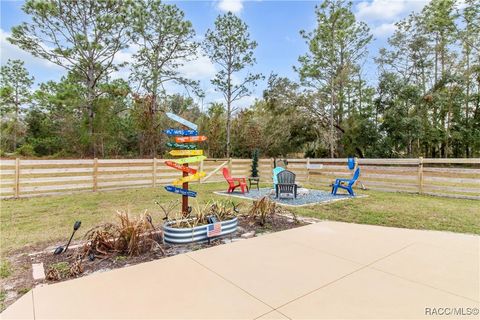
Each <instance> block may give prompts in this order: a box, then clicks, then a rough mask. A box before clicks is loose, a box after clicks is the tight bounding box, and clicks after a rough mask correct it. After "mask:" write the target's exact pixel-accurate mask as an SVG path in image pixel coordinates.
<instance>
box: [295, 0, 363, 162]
mask: <svg viewBox="0 0 480 320" xmlns="http://www.w3.org/2000/svg"><path fill="white" fill-rule="evenodd" d="M315 11H316V15H317V27H316V28H315V30H313V32H306V31H301V32H300V34H301V35H302V36H303V38H304V39H305V40H306V42H307V45H308V48H309V51H310V52H309V53H307V54H305V55H303V56H300V57H299V59H298V60H299V62H300V67H299V68H296V71H297V72H298V73H299V75H300V79H301V81H302V84H303V85H305V86H307V87H310V88H312V89H313V90H315V91H316V93H317V97H318V98H319V99H320V100H319V102H318V103H316V104H313V105H312V107H313V108H314V109H316V110H315V114H322V115H321V118H325V117H326V116H327V113H328V118H329V127H330V133H329V145H330V156H331V157H332V158H333V157H334V152H335V147H334V146H335V132H334V130H335V127H337V128H339V126H340V123H341V122H342V120H343V115H344V104H345V100H346V96H347V92H346V88H347V87H348V84H349V82H350V81H351V79H352V77H353V76H356V75H357V74H359V68H360V66H359V63H360V61H361V60H362V59H363V58H364V57H365V55H366V52H367V51H366V49H367V45H368V44H369V43H370V41H371V40H372V35H371V34H370V29H369V28H368V26H367V25H366V24H365V23H363V22H357V21H356V20H355V15H354V14H353V12H352V4H351V2H349V3H346V2H345V1H344V0H325V1H324V2H323V3H322V4H321V5H320V6H317V7H316V9H315ZM327 105H328V106H329V107H328V110H327V108H326V106H327ZM321 121H324V119H321Z"/></svg>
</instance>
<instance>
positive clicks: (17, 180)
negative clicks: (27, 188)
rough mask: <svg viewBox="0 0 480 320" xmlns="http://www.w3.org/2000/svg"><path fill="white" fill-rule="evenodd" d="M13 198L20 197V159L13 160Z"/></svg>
mask: <svg viewBox="0 0 480 320" xmlns="http://www.w3.org/2000/svg"><path fill="white" fill-rule="evenodd" d="M14 179H15V198H18V197H19V196H20V158H15V178H14Z"/></svg>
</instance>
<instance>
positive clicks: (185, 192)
mask: <svg viewBox="0 0 480 320" xmlns="http://www.w3.org/2000/svg"><path fill="white" fill-rule="evenodd" d="M165 190H167V191H168V192H173V193H178V194H181V195H182V196H186V197H196V196H197V193H196V192H195V191H190V190H186V189H182V188H177V187H174V186H166V187H165Z"/></svg>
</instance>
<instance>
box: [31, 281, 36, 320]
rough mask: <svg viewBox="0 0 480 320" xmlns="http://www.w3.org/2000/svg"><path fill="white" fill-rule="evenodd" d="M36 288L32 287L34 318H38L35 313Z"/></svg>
mask: <svg viewBox="0 0 480 320" xmlns="http://www.w3.org/2000/svg"><path fill="white" fill-rule="evenodd" d="M34 292H35V288H33V289H32V312H33V320H35V319H36V318H37V315H36V314H35V296H34Z"/></svg>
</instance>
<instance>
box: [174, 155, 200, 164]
mask: <svg viewBox="0 0 480 320" xmlns="http://www.w3.org/2000/svg"><path fill="white" fill-rule="evenodd" d="M205 159H207V157H205V156H196V157H188V158H181V159H177V160H175V162H176V163H179V164H184V163H193V162H200V161H203V160H205Z"/></svg>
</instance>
